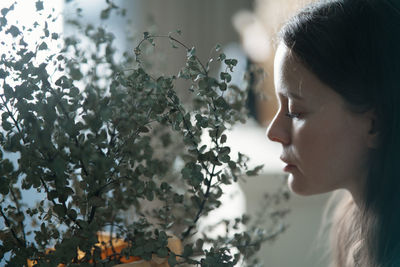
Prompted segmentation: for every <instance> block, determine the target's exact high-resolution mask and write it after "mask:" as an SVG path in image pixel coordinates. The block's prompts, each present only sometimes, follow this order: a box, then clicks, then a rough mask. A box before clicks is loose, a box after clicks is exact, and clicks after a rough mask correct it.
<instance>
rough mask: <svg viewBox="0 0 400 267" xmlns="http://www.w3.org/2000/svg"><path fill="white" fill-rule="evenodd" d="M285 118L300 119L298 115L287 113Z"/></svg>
mask: <svg viewBox="0 0 400 267" xmlns="http://www.w3.org/2000/svg"><path fill="white" fill-rule="evenodd" d="M285 115H286V117H288V118H289V119H298V118H300V113H291V112H287V113H286V114H285Z"/></svg>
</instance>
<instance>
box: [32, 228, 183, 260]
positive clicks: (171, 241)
mask: <svg viewBox="0 0 400 267" xmlns="http://www.w3.org/2000/svg"><path fill="white" fill-rule="evenodd" d="M97 238H98V240H99V242H98V243H96V246H98V247H100V248H101V256H100V257H101V259H107V258H111V257H112V256H116V255H118V254H120V253H121V251H122V249H124V248H126V247H127V246H128V243H127V242H125V241H124V240H122V239H119V238H115V237H113V238H112V239H111V243H112V246H110V234H109V233H105V232H99V233H97ZM167 246H168V248H169V249H170V250H171V251H172V252H174V253H175V254H178V255H179V254H181V253H182V243H181V241H180V240H179V239H178V238H177V237H176V236H174V235H172V236H171V237H169V238H168V245H167ZM51 251H54V248H50V249H47V250H46V253H50V252H51ZM84 256H85V253H84V252H83V251H81V250H79V249H78V260H79V259H82V258H83V257H84ZM119 260H120V261H121V262H122V263H123V264H118V265H115V266H114V267H131V266H132V267H169V264H168V261H167V258H159V257H158V256H156V255H155V254H154V255H153V257H152V259H151V260H150V261H144V260H142V259H141V258H140V257H135V256H131V257H129V259H128V258H126V257H122V258H120V259H119ZM36 263H37V262H36V261H34V260H28V261H27V266H28V267H33V266H34V265H35V264H36ZM57 267H65V264H59V265H58V266H57Z"/></svg>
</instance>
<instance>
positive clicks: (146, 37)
mask: <svg viewBox="0 0 400 267" xmlns="http://www.w3.org/2000/svg"><path fill="white" fill-rule="evenodd" d="M153 38H168V39H170V40H171V41H173V42H176V43H177V44H179V45H180V46H182V47H184V48H185V49H186V50H187V52H190V50H191V49H190V48H189V47H188V46H187V45H185V44H184V43H182V42H181V41H179V40H178V39H176V38H174V37H172V36H171V35H146V36H145V37H144V38H143V39H142V40H141V41H140V42H139V44H138V45H137V46H136V48H135V49H134V51H135V54H136V55H138V54H140V46H141V45H142V43H143V42H145V41H146V40H152V39H153ZM193 56H194V57H195V59H196V61H197V62H198V63H199V64H200V66H201V68H202V69H203V72H204V73H203V74H204V75H206V76H207V75H208V71H207V69H206V68H205V67H204V65H203V63H202V62H201V60H200V59H199V58H198V56H196V55H193Z"/></svg>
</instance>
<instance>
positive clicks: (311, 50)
mask: <svg viewBox="0 0 400 267" xmlns="http://www.w3.org/2000/svg"><path fill="white" fill-rule="evenodd" d="M280 36H281V38H280V43H279V46H278V49H277V53H276V56H275V64H274V82H275V90H276V93H277V96H278V99H279V104H280V107H279V110H278V112H277V113H276V116H275V117H274V119H273V121H272V123H271V125H270V126H269V129H268V132H267V134H268V137H269V138H270V139H271V140H273V141H276V142H279V143H281V145H282V147H283V152H282V156H281V159H282V161H284V162H286V163H287V165H286V167H285V169H284V170H285V171H287V172H289V180H288V183H289V187H290V188H291V190H292V191H294V192H295V193H298V194H302V195H311V194H317V193H324V192H329V191H332V190H335V189H346V190H348V191H349V192H350V195H351V198H350V199H347V198H346V199H342V200H341V203H339V204H338V206H337V208H336V212H335V220H334V222H333V225H332V230H331V231H332V237H333V238H332V246H333V247H332V252H333V253H332V255H333V260H332V266H335V267H350V266H351V267H354V266H360V267H378V266H379V267H389V266H390V267H392V266H400V174H399V171H398V167H399V166H400V155H399V153H400V1H397V0H332V1H323V2H318V3H315V4H313V5H310V6H308V7H307V8H305V9H303V10H302V11H301V12H300V13H298V14H297V15H296V16H295V17H293V18H292V19H291V20H290V21H289V22H288V23H287V24H286V25H285V26H284V27H283V29H282V31H281V35H280Z"/></svg>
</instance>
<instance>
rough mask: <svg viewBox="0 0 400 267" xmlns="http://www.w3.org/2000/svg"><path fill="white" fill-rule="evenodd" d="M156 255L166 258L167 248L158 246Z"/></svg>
mask: <svg viewBox="0 0 400 267" xmlns="http://www.w3.org/2000/svg"><path fill="white" fill-rule="evenodd" d="M157 256H158V257H160V258H166V257H167V256H168V249H166V248H159V249H158V250H157Z"/></svg>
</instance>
